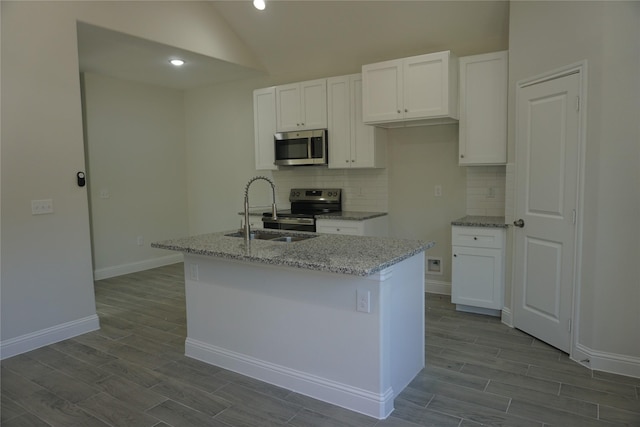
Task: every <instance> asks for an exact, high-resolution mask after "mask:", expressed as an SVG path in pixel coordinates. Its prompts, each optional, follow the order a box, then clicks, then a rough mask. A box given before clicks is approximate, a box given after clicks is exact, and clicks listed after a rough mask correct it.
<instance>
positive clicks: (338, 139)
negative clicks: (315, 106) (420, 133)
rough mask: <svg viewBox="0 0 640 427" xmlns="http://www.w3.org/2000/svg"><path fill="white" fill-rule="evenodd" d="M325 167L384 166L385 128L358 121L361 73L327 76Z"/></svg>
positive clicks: (359, 116) (360, 109) (360, 115)
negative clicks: (326, 156)
mask: <svg viewBox="0 0 640 427" xmlns="http://www.w3.org/2000/svg"><path fill="white" fill-rule="evenodd" d="M327 111H328V132H329V139H328V140H329V168H335V169H345V168H381V167H384V166H385V160H386V151H387V146H386V140H387V130H386V129H380V128H376V127H373V126H368V125H365V124H364V123H363V121H362V75H361V74H352V75H349V76H340V77H331V78H329V79H327Z"/></svg>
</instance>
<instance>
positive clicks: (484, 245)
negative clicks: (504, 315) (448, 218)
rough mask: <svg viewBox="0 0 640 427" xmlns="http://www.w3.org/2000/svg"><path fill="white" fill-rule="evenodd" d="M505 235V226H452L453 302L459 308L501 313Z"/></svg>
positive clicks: (495, 313) (491, 313)
mask: <svg viewBox="0 0 640 427" xmlns="http://www.w3.org/2000/svg"><path fill="white" fill-rule="evenodd" d="M505 236H506V233H505V230H504V229H502V228H485V227H458V226H453V227H452V238H451V244H452V257H451V259H452V270H451V302H453V303H454V304H456V308H457V309H458V310H461V311H470V312H476V313H482V314H490V315H496V316H499V315H500V312H501V310H502V308H503V304H504V296H503V295H504V275H505V273H504V262H505V261H504V260H505V255H504V249H505V238H506V237H505Z"/></svg>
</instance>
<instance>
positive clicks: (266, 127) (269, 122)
mask: <svg viewBox="0 0 640 427" xmlns="http://www.w3.org/2000/svg"><path fill="white" fill-rule="evenodd" d="M253 132H254V138H255V140H254V143H255V153H256V170H266V169H278V167H277V166H276V165H275V164H274V162H275V149H274V143H273V134H274V133H276V88H275V87H267V88H264V89H256V90H254V91H253Z"/></svg>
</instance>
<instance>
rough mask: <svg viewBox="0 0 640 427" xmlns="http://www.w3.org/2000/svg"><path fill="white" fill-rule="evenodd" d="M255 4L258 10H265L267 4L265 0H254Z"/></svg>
mask: <svg viewBox="0 0 640 427" xmlns="http://www.w3.org/2000/svg"><path fill="white" fill-rule="evenodd" d="M253 6H254V7H255V8H256V9H258V10H264V8H265V7H266V4H265V3H264V0H253Z"/></svg>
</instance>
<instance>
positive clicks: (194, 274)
mask: <svg viewBox="0 0 640 427" xmlns="http://www.w3.org/2000/svg"><path fill="white" fill-rule="evenodd" d="M189 278H190V279H191V280H195V281H196V282H197V281H198V264H189Z"/></svg>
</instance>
